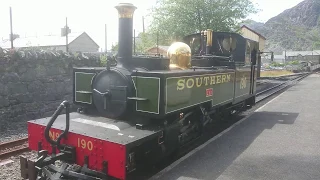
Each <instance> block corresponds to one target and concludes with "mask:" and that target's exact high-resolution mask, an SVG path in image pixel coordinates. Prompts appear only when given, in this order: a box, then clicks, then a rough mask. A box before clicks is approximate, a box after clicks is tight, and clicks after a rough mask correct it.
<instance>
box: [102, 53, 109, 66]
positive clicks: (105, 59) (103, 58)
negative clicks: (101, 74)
mask: <svg viewBox="0 0 320 180" xmlns="http://www.w3.org/2000/svg"><path fill="white" fill-rule="evenodd" d="M107 61H108V58H107V55H101V56H100V64H101V66H106V65H107Z"/></svg>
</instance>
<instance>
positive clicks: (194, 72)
mask: <svg viewBox="0 0 320 180" xmlns="http://www.w3.org/2000/svg"><path fill="white" fill-rule="evenodd" d="M116 9H117V10H118V14H119V42H118V43H119V51H118V55H117V57H116V62H117V63H116V64H115V65H111V64H110V63H109V61H108V63H107V66H106V67H86V68H83V67H82V68H74V69H73V82H74V83H73V103H74V104H75V105H77V106H79V109H78V111H77V112H70V110H69V108H70V104H69V102H67V101H64V102H62V103H61V105H60V106H59V107H58V108H57V110H56V112H55V113H54V114H53V116H52V117H51V118H42V119H37V120H32V121H29V122H28V133H29V147H30V149H32V150H37V151H38V154H39V158H38V159H37V160H30V159H26V158H24V157H21V159H20V163H21V176H22V177H24V178H29V179H30V180H35V179H38V178H43V179H46V178H50V177H55V178H56V179H63V178H81V179H107V178H110V177H112V178H116V179H126V178H127V177H128V174H130V173H131V172H132V171H134V170H136V169H137V168H139V167H141V166H142V165H145V164H149V163H154V162H157V161H158V160H161V159H162V158H163V157H166V156H168V155H170V154H172V153H173V152H175V151H176V150H177V149H179V147H182V146H183V145H185V144H186V143H189V142H192V141H194V140H196V139H197V137H199V136H201V134H202V133H203V131H204V130H205V128H206V126H207V124H208V123H210V122H211V121H212V120H213V119H214V118H215V116H216V115H219V114H231V113H233V112H235V111H239V110H242V109H243V108H248V107H249V108H250V107H251V106H252V105H254V104H255V94H256V89H255V88H256V70H257V67H256V60H257V59H258V51H259V45H258V43H257V42H254V41H251V40H249V39H246V38H244V37H242V36H241V35H239V34H237V33H229V32H214V31H212V30H210V29H207V30H204V31H202V32H199V33H195V34H191V35H188V36H186V37H185V38H184V39H183V41H182V42H175V43H173V44H172V45H171V46H170V48H169V49H168V56H167V57H161V56H135V55H133V53H132V46H133V45H132V44H133V43H132V30H133V25H132V24H133V14H134V11H135V9H136V7H135V6H133V5H132V4H129V3H121V4H119V5H118V6H116ZM64 109H65V114H62V115H60V113H61V112H62V111H63V110H64ZM57 160H60V161H62V162H63V165H62V166H60V167H56V166H54V165H53V163H54V162H55V161H57ZM72 164H76V165H78V166H79V167H78V169H77V171H75V170H70V169H69V168H68V167H69V166H71V165H72Z"/></svg>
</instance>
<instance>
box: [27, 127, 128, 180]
mask: <svg viewBox="0 0 320 180" xmlns="http://www.w3.org/2000/svg"><path fill="white" fill-rule="evenodd" d="M44 130H45V126H43V125H39V124H35V123H32V122H28V134H29V140H28V141H29V148H30V149H31V150H35V151H37V150H38V142H42V149H44V150H48V152H49V153H50V154H51V152H52V149H51V146H50V144H49V143H48V142H47V140H46V139H45V137H44ZM50 132H51V135H54V136H56V133H61V130H58V129H54V128H51V130H50ZM61 143H62V144H67V145H71V146H74V147H76V164H78V165H80V166H83V164H84V156H88V157H89V166H88V167H89V168H90V169H93V170H97V171H102V168H103V166H102V162H103V161H107V162H108V170H107V171H108V172H105V173H107V174H108V175H109V176H112V177H115V178H118V179H121V180H124V179H126V147H125V146H124V145H121V144H116V143H113V142H108V141H105V140H101V139H97V138H92V137H88V136H84V135H80V134H76V133H73V132H69V133H68V135H67V139H62V140H61ZM79 145H80V147H79ZM57 152H58V151H57Z"/></svg>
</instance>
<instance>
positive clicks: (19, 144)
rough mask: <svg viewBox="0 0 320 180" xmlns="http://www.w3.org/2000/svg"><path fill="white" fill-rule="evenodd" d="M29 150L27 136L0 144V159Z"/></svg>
mask: <svg viewBox="0 0 320 180" xmlns="http://www.w3.org/2000/svg"><path fill="white" fill-rule="evenodd" d="M27 151H29V146H28V138H27V137H25V138H21V139H18V140H13V141H9V142H4V143H1V144H0V160H3V159H7V158H9V157H11V156H15V155H18V154H21V153H23V152H27Z"/></svg>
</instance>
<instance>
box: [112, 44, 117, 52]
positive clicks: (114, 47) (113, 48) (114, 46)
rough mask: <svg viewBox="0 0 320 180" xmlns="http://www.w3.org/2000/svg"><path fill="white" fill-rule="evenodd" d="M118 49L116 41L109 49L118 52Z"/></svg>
mask: <svg viewBox="0 0 320 180" xmlns="http://www.w3.org/2000/svg"><path fill="white" fill-rule="evenodd" d="M118 49H119V45H118V43H117V44H116V45H113V44H112V46H111V51H112V52H118Z"/></svg>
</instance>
